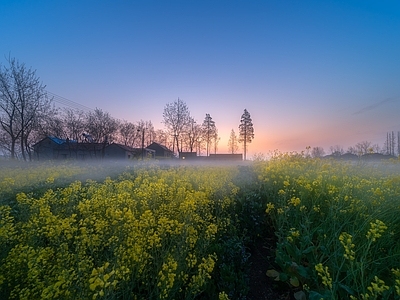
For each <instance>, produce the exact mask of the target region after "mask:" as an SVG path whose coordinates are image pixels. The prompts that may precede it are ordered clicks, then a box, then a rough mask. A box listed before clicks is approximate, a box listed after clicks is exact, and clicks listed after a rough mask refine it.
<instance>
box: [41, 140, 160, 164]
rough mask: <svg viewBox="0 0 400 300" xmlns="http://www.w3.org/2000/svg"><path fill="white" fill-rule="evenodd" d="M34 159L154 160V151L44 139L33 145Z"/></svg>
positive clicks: (114, 144)
mask: <svg viewBox="0 0 400 300" xmlns="http://www.w3.org/2000/svg"><path fill="white" fill-rule="evenodd" d="M33 151H34V156H33V157H34V159H37V160H48V159H132V158H142V157H143V158H154V156H155V150H152V149H147V148H144V149H143V154H142V148H132V147H129V146H125V145H121V144H117V143H112V144H108V143H88V142H85V143H78V142H77V141H74V140H69V139H60V138H57V137H51V136H48V137H45V138H44V139H42V140H41V141H39V142H37V143H36V144H35V145H33Z"/></svg>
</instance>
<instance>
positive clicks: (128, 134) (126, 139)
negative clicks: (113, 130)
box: [118, 121, 138, 147]
mask: <svg viewBox="0 0 400 300" xmlns="http://www.w3.org/2000/svg"><path fill="white" fill-rule="evenodd" d="M118 131H119V135H118V141H119V142H120V143H122V144H124V145H125V146H129V147H135V143H136V140H137V138H138V133H137V128H136V125H135V124H133V123H131V122H128V121H122V122H121V124H120V125H119V129H118Z"/></svg>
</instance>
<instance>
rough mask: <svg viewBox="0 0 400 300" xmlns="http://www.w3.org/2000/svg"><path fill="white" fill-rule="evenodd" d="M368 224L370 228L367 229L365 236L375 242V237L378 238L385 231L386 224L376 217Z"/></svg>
mask: <svg viewBox="0 0 400 300" xmlns="http://www.w3.org/2000/svg"><path fill="white" fill-rule="evenodd" d="M370 225H371V228H370V229H369V230H368V232H367V235H366V237H367V239H369V240H371V241H372V242H375V241H376V239H377V238H380V237H381V236H382V233H384V232H385V230H386V229H387V226H386V225H385V223H383V222H382V221H380V220H378V219H377V220H375V223H374V222H371V223H370Z"/></svg>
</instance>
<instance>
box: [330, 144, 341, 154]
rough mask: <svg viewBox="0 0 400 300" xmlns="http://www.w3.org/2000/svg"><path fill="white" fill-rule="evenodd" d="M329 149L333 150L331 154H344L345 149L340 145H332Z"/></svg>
mask: <svg viewBox="0 0 400 300" xmlns="http://www.w3.org/2000/svg"><path fill="white" fill-rule="evenodd" d="M329 150H330V151H331V154H332V155H333V156H340V155H343V154H344V150H343V148H342V146H339V145H335V146H331V147H330V148H329Z"/></svg>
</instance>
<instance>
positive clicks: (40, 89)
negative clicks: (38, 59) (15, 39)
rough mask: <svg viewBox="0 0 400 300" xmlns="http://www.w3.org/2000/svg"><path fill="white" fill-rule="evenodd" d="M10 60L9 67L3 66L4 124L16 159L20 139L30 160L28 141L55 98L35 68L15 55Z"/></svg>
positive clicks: (0, 120)
mask: <svg viewBox="0 0 400 300" xmlns="http://www.w3.org/2000/svg"><path fill="white" fill-rule="evenodd" d="M8 63H9V65H8V67H6V66H1V65H0V126H1V129H2V131H3V132H4V133H5V134H6V136H8V138H7V139H6V140H8V141H9V143H10V145H9V147H8V148H9V150H10V155H11V158H13V159H14V158H16V146H17V143H18V141H19V146H20V149H19V150H20V152H21V155H22V158H23V159H24V160H26V159H27V147H26V142H27V141H28V139H29V136H30V134H31V133H32V130H33V128H34V127H35V126H36V125H37V123H38V122H40V119H41V118H40V116H41V115H42V114H43V113H45V112H46V111H48V110H49V109H50V108H51V100H50V99H49V98H48V97H47V93H46V91H45V85H43V84H42V83H41V82H40V80H39V77H38V76H36V71H35V70H32V69H31V68H29V69H28V68H26V67H25V64H22V63H19V62H18V61H17V60H16V59H15V58H9V59H8ZM4 133H3V134H4Z"/></svg>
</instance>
